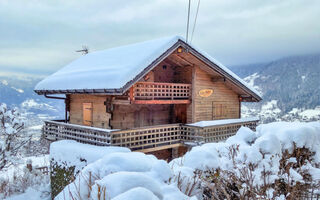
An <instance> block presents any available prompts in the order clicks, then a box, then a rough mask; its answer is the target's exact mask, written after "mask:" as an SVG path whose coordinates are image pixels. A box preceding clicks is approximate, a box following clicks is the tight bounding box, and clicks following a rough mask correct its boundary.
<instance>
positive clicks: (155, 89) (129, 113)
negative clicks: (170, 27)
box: [35, 39, 261, 159]
mask: <svg viewBox="0 0 320 200" xmlns="http://www.w3.org/2000/svg"><path fill="white" fill-rule="evenodd" d="M35 91H36V92H37V93H38V94H44V95H45V96H47V97H50V98H54V97H53V96H52V95H54V94H65V103H66V119H65V120H64V122H54V121H47V122H46V124H45V126H44V133H45V134H46V135H47V136H48V138H49V139H51V140H57V139H74V140H77V141H79V142H82V143H89V144H93V145H105V146H107V145H115V146H124V147H128V148H130V149H132V150H136V151H143V152H146V153H153V154H154V155H156V156H157V157H159V158H166V159H169V157H168V155H171V157H172V156H173V157H176V156H179V155H182V154H183V153H185V152H186V150H187V149H188V146H190V143H192V142H193V143H197V144H200V143H205V142H217V141H221V140H225V139H226V138H227V137H229V136H231V135H233V134H235V133H236V131H237V130H238V129H239V128H240V127H241V126H247V127H249V128H251V129H255V126H256V123H257V121H258V120H256V119H251V120H239V119H240V118H241V102H243V101H246V102H251V101H255V102H257V101H260V100H261V97H260V96H259V95H257V94H256V93H255V92H254V91H252V90H251V89H250V88H248V87H247V86H246V85H244V84H243V82H242V81H241V80H239V78H238V77H236V78H235V77H234V75H233V74H230V73H229V72H228V71H226V70H224V69H223V68H221V66H219V65H217V64H215V63H214V62H213V61H212V60H210V59H209V58H207V57H205V56H204V55H202V54H201V53H199V52H198V51H197V50H195V49H194V48H193V47H192V46H190V45H189V44H186V43H185V42H184V41H182V40H181V39H179V40H177V42H176V43H175V44H174V45H172V46H171V47H170V48H168V49H166V50H165V51H164V52H163V53H162V54H161V55H160V56H159V57H158V58H157V59H155V60H154V61H153V62H152V63H151V64H149V65H148V66H147V67H146V68H145V69H143V71H141V72H140V73H139V74H137V75H136V76H135V78H134V79H132V80H128V82H127V84H125V85H124V86H123V87H121V88H119V89H113V90H112V91H111V90H109V89H103V90H102V89H90V90H88V89H79V88H78V89H65V90H63V89H60V90H52V89H51V90H45V89H42V90H35ZM227 119H229V120H227ZM230 119H238V120H230ZM216 120H220V121H217V122H219V123H215V121H216ZM221 120H222V121H221ZM223 120H224V121H223ZM203 121H208V122H207V123H204V124H205V125H203V126H197V125H195V124H194V123H197V122H203ZM223 122H225V123H223ZM210 124H213V125H210ZM171 157H170V158H171Z"/></svg>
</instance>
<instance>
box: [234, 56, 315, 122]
mask: <svg viewBox="0 0 320 200" xmlns="http://www.w3.org/2000/svg"><path fill="white" fill-rule="evenodd" d="M231 70H233V71H234V72H235V73H237V74H238V75H239V76H240V77H242V78H244V80H245V81H247V82H248V83H249V84H250V85H251V86H253V87H255V88H256V89H257V90H259V91H260V92H261V93H262V94H263V101H262V102H261V103H259V104H255V105H252V104H244V105H245V106H248V109H247V108H244V109H243V110H244V111H245V113H244V115H252V114H259V115H260V116H261V117H262V118H263V119H264V121H265V122H270V121H275V120H276V119H277V118H278V119H280V118H282V119H286V120H294V119H303V120H307V121H309V120H311V119H320V114H319V113H318V112H317V111H314V110H317V109H316V107H317V106H320V54H316V55H306V56H294V57H288V58H283V59H280V60H276V61H274V62H271V63H268V64H259V65H247V66H236V67H231ZM275 101H276V104H274V102H275ZM268 104H273V107H271V108H269V109H263V106H265V105H268ZM279 110H280V112H279ZM295 110H296V111H297V112H298V113H303V112H304V111H305V110H309V111H308V112H307V114H296V115H294V114H293V112H292V111H295ZM247 111H248V112H249V113H248V112H247Z"/></svg>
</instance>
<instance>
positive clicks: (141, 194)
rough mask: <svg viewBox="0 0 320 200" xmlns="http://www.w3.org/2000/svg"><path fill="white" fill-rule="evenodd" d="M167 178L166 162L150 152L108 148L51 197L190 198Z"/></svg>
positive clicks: (59, 199)
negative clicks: (106, 152)
mask: <svg viewBox="0 0 320 200" xmlns="http://www.w3.org/2000/svg"><path fill="white" fill-rule="evenodd" d="M73 145H74V146H77V144H73ZM107 148H112V147H107ZM171 177H172V171H171V169H170V167H169V165H168V163H167V162H165V161H164V160H158V159H157V158H156V157H155V156H153V155H146V154H144V153H140V152H130V151H129V150H128V149H127V151H126V152H115V151H113V152H112V151H111V150H110V152H109V153H108V154H105V155H104V156H103V157H101V159H98V160H97V161H95V162H93V163H91V164H88V165H87V166H86V167H84V168H83V169H82V170H81V172H80V173H79V174H78V175H77V176H76V178H75V180H74V181H73V182H72V183H71V184H69V185H68V186H67V187H65V188H64V190H63V191H62V192H61V193H60V194H59V195H58V196H57V197H56V198H55V199H56V200H68V199H70V200H71V199H83V200H85V199H90V200H96V199H97V200H100V199H101V200H102V199H106V200H111V199H112V200H126V199H128V200H129V199H130V200H142V199H150V200H169V199H172V200H188V199H192V198H189V197H188V196H186V195H184V194H183V193H182V192H180V191H179V189H178V188H177V186H176V185H175V184H170V182H169V180H170V178H171Z"/></svg>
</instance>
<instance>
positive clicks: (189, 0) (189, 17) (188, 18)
mask: <svg viewBox="0 0 320 200" xmlns="http://www.w3.org/2000/svg"><path fill="white" fill-rule="evenodd" d="M190 4H191V0H189V6H188V19H187V34H186V43H187V44H188V36H189V21H190V20H189V19H190Z"/></svg>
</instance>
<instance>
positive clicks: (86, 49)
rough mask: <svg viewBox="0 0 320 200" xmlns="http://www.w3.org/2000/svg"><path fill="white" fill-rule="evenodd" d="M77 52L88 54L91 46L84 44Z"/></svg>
mask: <svg viewBox="0 0 320 200" xmlns="http://www.w3.org/2000/svg"><path fill="white" fill-rule="evenodd" d="M76 52H79V53H82V55H86V54H88V53H89V48H88V47H87V46H85V45H83V46H82V49H80V50H76Z"/></svg>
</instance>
